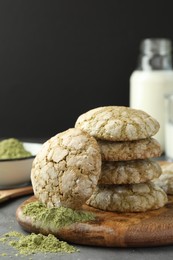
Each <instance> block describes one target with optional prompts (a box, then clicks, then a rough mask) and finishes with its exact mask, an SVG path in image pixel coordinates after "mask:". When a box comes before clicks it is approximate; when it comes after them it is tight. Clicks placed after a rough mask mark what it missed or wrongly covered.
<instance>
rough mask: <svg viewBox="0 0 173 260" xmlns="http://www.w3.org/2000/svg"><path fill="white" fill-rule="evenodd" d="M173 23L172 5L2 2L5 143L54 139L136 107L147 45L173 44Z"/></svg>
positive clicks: (0, 92)
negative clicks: (134, 77) (96, 116)
mask: <svg viewBox="0 0 173 260" xmlns="http://www.w3.org/2000/svg"><path fill="white" fill-rule="evenodd" d="M172 24H173V17H172V3H171V2H167V3H166V4H165V3H164V2H162V1H154V0H151V1H137V0H135V1H133V0H132V1H125V0H121V1H120V0H117V1H70V0H66V1H62V0H59V1H41V0H34V1H33V0H30V1H23V0H15V1H12V0H1V1H0V35H1V37H0V109H1V113H0V138H3V137H6V138H7V137H23V138H26V137H27V138H30V137H31V138H49V137H50V136H52V135H54V134H56V133H58V132H60V131H64V130H66V129H67V128H69V127H73V126H74V123H75V121H76V118H77V117H78V116H79V115H80V114H81V113H83V112H85V111H87V110H89V109H91V108H94V107H97V106H104V105H129V78H130V75H131V73H132V71H133V70H134V69H135V68H136V60H137V57H138V50H139V44H140V42H141V40H142V39H145V38H153V37H159V38H160V37H162V38H169V39H171V40H173V34H172V26H171V25H172Z"/></svg>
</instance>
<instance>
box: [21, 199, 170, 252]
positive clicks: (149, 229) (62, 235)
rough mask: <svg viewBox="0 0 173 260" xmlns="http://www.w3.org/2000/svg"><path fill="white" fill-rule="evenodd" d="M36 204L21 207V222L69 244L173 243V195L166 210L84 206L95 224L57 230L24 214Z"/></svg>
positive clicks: (143, 245) (125, 244) (119, 245)
mask: <svg viewBox="0 0 173 260" xmlns="http://www.w3.org/2000/svg"><path fill="white" fill-rule="evenodd" d="M33 201H36V198H35V197H34V196H33V197H31V198H30V199H28V200H26V201H25V202H24V203H23V204H22V205H20V206H19V208H18V209H17V212H16V217H17V221H18V223H19V224H20V225H21V226H22V227H23V229H24V230H26V231H28V232H35V233H42V234H44V235H47V234H50V233H51V234H54V235H55V236H56V237H58V238H59V239H61V240H65V241H67V242H70V243H75V244H81V245H92V246H103V247H148V246H161V245H170V244H173V196H169V202H168V203H167V205H166V206H165V207H163V208H160V209H158V210H153V211H148V212H145V213H126V214H122V213H121V214H120V213H114V212H106V211H101V210H97V209H94V208H92V207H89V206H86V205H84V206H83V209H84V210H87V211H90V212H93V213H94V214H95V216H96V219H95V220H94V221H90V222H85V223H75V224H72V225H70V226H67V227H64V228H61V229H57V228H54V227H52V226H51V223H50V226H48V227H45V228H43V227H42V224H41V223H38V222H37V223H34V221H33V220H32V218H30V217H28V216H27V217H26V216H25V215H23V206H24V205H26V204H27V203H30V202H33Z"/></svg>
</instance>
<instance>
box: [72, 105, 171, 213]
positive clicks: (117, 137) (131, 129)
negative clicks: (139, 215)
mask: <svg viewBox="0 0 173 260" xmlns="http://www.w3.org/2000/svg"><path fill="white" fill-rule="evenodd" d="M75 128H79V129H81V130H83V131H85V132H87V133H89V135H91V136H93V137H95V138H96V140H97V142H98V144H99V147H100V151H101V158H102V168H101V175H100V178H99V180H98V185H97V186H96V189H95V190H94V192H93V194H92V195H91V197H90V198H89V199H88V200H87V204H88V205H90V206H92V207H95V208H98V209H101V210H106V211H116V212H144V211H147V210H152V209H158V208H160V207H163V206H164V205H165V203H166V202H167V195H166V193H165V192H164V191H163V189H161V188H160V187H159V186H157V185H155V184H154V183H153V182H152V180H153V179H155V178H158V177H159V176H160V175H161V168H160V166H159V164H158V163H157V162H156V160H154V159H152V158H154V157H158V156H160V154H161V148H160V144H159V143H158V142H157V141H156V140H155V139H154V138H152V136H154V135H155V134H156V133H157V132H158V130H159V123H158V122H157V121H156V120H155V119H154V118H152V117H151V116H150V115H148V114H147V113H145V112H144V111H141V110H136V109H132V108H129V107H120V106H106V107H98V108H95V109H92V110H90V111H88V112H86V113H84V114H82V115H81V116H79V118H78V119H77V121H76V124H75Z"/></svg>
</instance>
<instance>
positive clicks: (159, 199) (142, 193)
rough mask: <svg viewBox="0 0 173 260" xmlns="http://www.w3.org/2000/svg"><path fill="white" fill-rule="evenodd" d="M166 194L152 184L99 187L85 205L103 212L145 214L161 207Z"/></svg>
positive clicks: (164, 202) (165, 200)
mask: <svg viewBox="0 0 173 260" xmlns="http://www.w3.org/2000/svg"><path fill="white" fill-rule="evenodd" d="M166 202H167V195H166V193H165V192H164V191H163V190H162V189H161V188H160V187H158V186H156V185H154V184H152V183H145V184H144V183H141V184H132V185H99V186H97V188H96V190H95V191H94V193H93V194H92V196H91V197H90V198H89V200H88V201H87V204H88V205H90V206H92V207H94V208H97V209H101V210H105V211H116V212H145V211H147V210H153V209H158V208H161V207H163V206H164V205H165V204H166Z"/></svg>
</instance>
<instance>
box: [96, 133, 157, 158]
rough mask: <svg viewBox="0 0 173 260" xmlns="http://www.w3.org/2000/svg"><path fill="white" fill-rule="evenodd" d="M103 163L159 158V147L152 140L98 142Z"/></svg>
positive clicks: (155, 141)
mask: <svg viewBox="0 0 173 260" xmlns="http://www.w3.org/2000/svg"><path fill="white" fill-rule="evenodd" d="M98 144H99V146H100V150H101V155H102V160H103V161H125V160H136V159H147V158H153V157H159V156H160V155H161V152H162V151H161V146H160V144H159V143H158V142H157V140H155V139H154V138H146V139H141V140H136V141H124V142H111V141H109V142H108V141H103V140H98Z"/></svg>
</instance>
